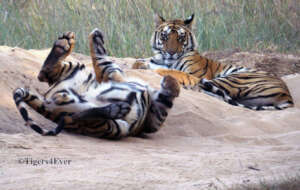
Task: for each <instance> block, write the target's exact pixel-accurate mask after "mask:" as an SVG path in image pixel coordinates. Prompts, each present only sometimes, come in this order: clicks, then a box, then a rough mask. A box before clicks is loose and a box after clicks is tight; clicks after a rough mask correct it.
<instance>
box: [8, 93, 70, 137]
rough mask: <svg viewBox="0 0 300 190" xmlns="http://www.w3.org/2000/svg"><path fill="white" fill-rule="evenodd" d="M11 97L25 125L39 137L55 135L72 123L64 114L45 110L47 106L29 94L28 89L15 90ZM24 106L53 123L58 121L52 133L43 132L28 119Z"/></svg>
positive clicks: (38, 98)
mask: <svg viewBox="0 0 300 190" xmlns="http://www.w3.org/2000/svg"><path fill="white" fill-rule="evenodd" d="M13 97H14V100H15V103H16V106H17V108H18V110H19V112H20V114H21V115H22V117H23V119H24V120H25V122H26V125H28V126H30V127H31V128H32V129H33V130H34V131H36V132H37V133H39V134H41V135H57V134H58V133H59V132H60V131H61V130H62V128H63V126H64V125H65V124H68V123H72V122H73V121H72V118H71V117H68V116H67V114H66V113H61V114H55V113H53V112H51V111H49V110H47V106H46V105H45V103H44V102H43V101H42V100H41V98H40V97H39V96H37V95H34V94H33V93H31V92H30V91H29V90H28V89H23V88H17V89H16V90H15V91H14V93H13ZM26 104H27V105H28V106H30V107H31V108H32V109H34V110H35V111H36V112H38V113H39V114H41V115H43V116H44V117H45V118H47V119H50V120H52V121H54V122H55V121H59V122H58V124H59V125H58V127H57V128H56V129H54V130H53V131H45V130H43V129H42V128H41V127H40V126H38V125H37V124H36V123H35V122H34V121H33V120H32V119H31V118H30V117H29V114H28V111H27V109H26ZM62 119H63V120H62Z"/></svg>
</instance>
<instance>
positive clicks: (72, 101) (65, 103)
mask: <svg viewBox="0 0 300 190" xmlns="http://www.w3.org/2000/svg"><path fill="white" fill-rule="evenodd" d="M74 102H75V100H70V101H68V102H61V103H56V105H58V106H64V105H68V104H72V103H74Z"/></svg>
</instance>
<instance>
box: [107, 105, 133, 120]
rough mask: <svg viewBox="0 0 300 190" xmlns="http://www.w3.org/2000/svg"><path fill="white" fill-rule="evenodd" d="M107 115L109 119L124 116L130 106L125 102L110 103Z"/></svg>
mask: <svg viewBox="0 0 300 190" xmlns="http://www.w3.org/2000/svg"><path fill="white" fill-rule="evenodd" d="M109 107H110V111H109V115H110V117H111V119H119V118H123V117H125V116H126V115H127V114H128V113H129V112H130V110H131V107H130V105H129V104H128V103H126V102H118V103H114V104H110V105H109Z"/></svg>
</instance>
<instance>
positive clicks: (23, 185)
mask: <svg viewBox="0 0 300 190" xmlns="http://www.w3.org/2000/svg"><path fill="white" fill-rule="evenodd" d="M48 51H49V50H23V49H20V48H10V47H5V46H2V47H0V73H1V74H0V77H1V80H0V87H1V101H0V122H1V123H0V186H1V189H14V190H15V189H71V188H72V189H209V188H211V189H214V188H215V187H220V188H221V189H222V188H227V187H231V185H232V184H252V183H257V182H259V180H262V179H265V180H267V181H272V180H277V181H280V180H281V179H282V178H281V177H282V176H286V175H288V176H293V175H297V174H299V172H300V147H299V144H300V87H299V82H300V75H297V74H296V75H289V76H285V77H284V80H285V81H286V82H287V84H288V86H289V88H290V90H291V93H292V95H293V97H294V100H295V102H296V107H295V108H290V109H286V110H284V111H263V112H255V111H251V110H247V109H243V108H239V107H233V106H230V105H228V104H226V103H224V102H222V101H220V100H217V99H215V98H213V97H210V96H208V95H205V94H202V93H197V92H192V91H186V90H184V89H182V93H181V95H180V97H179V98H178V99H177V100H176V102H175V106H174V109H173V110H172V111H171V114H170V116H169V117H168V119H167V122H166V124H165V126H164V128H163V129H162V130H161V131H159V132H158V133H156V134H153V135H151V136H149V138H146V139H141V138H126V139H123V140H121V141H108V140H103V139H95V138H89V137H84V136H79V135H73V134H68V133H62V134H60V135H58V136H57V137H41V136H39V135H37V134H35V133H33V132H32V131H31V130H30V129H28V128H26V126H24V122H23V120H22V119H21V117H20V115H19V114H18V113H17V110H16V108H15V105H14V103H13V99H12V91H13V89H14V88H16V87H21V86H30V87H31V89H36V90H37V91H40V92H43V91H44V90H45V89H46V88H47V85H46V84H42V83H39V82H38V81H37V79H36V76H37V73H38V71H39V68H40V66H41V63H42V62H43V60H44V59H45V57H46V55H47V53H48ZM238 53H239V55H240V54H241V52H238ZM242 53H243V52H242ZM246 54H247V53H244V55H246ZM239 55H237V54H235V53H233V54H230V55H228V56H227V57H226V59H227V60H230V59H233V58H234V56H239ZM250 55H251V54H249V56H250ZM249 56H244V58H241V60H240V61H239V62H240V64H241V63H242V62H243V60H246V62H247V63H249ZM262 56H263V55H262ZM254 57H256V56H254ZM278 57H279V58H278V60H279V61H277V62H276V63H277V64H278V65H280V61H281V59H280V55H278ZM71 59H74V60H76V59H77V60H81V61H84V62H86V63H89V61H90V60H89V58H88V57H86V56H83V55H79V54H73V57H72V58H71ZM223 59H224V57H222V60H223ZM262 59H263V58H262ZM265 59H267V57H265ZM283 59H287V60H288V62H289V61H290V62H289V63H298V62H299V60H300V57H295V56H293V57H292V58H291V57H288V56H285V57H283ZM119 61H120V60H119ZM121 61H122V60H121ZM123 61H124V60H123ZM129 61H130V60H129ZM128 65H129V64H127V65H126V64H122V67H124V68H126V67H127V66H128ZM284 68H285V66H284ZM289 72H291V71H290V70H289V71H288V73H289ZM295 72H298V70H297V69H296V71H295ZM127 74H128V75H131V76H137V77H141V78H143V79H144V80H146V81H148V82H149V83H150V84H151V85H153V86H155V87H158V86H159V80H160V77H159V76H157V75H156V74H154V73H152V72H151V71H133V70H127ZM275 74H276V73H275ZM279 75H281V74H279ZM34 119H35V120H36V121H38V122H39V123H40V124H43V125H44V126H45V128H51V127H53V126H54V125H53V124H52V123H51V122H48V121H46V120H44V119H42V118H41V117H39V116H38V115H35V117H34ZM26 158H28V164H26ZM51 158H57V159H62V160H71V161H70V162H69V164H54V165H51V164H45V163H44V164H42V165H37V166H34V165H32V164H31V163H33V161H31V159H33V160H41V159H44V160H49V159H51ZM21 162H23V163H21ZM66 162H68V161H66Z"/></svg>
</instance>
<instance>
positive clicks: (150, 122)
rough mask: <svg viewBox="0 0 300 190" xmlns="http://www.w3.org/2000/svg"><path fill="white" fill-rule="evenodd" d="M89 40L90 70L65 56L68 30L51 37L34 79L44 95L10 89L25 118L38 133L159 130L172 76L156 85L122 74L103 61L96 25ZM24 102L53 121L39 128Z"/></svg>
mask: <svg viewBox="0 0 300 190" xmlns="http://www.w3.org/2000/svg"><path fill="white" fill-rule="evenodd" d="M89 43H90V51H91V57H92V60H93V66H94V69H95V73H94V71H93V70H92V69H89V68H86V67H85V65H84V64H81V63H75V62H64V59H65V58H66V57H67V56H68V55H69V54H70V53H71V51H72V49H73V48H74V44H75V38H74V33H72V32H68V33H65V34H64V35H63V36H62V37H60V38H59V39H58V40H57V41H56V42H55V43H54V46H53V48H52V50H51V52H50V54H49V55H48V57H47V59H46V61H45V63H44V65H43V67H42V69H41V71H40V73H39V76H38V79H39V80H40V81H43V82H47V83H48V84H49V86H50V88H49V89H48V91H47V92H46V93H45V95H44V97H39V96H38V95H35V94H33V93H31V92H30V91H29V90H28V89H24V88H17V89H16V90H15V91H14V94H13V97H14V100H15V103H16V105H17V107H18V109H19V111H20V113H21V115H22V117H23V119H24V120H25V121H26V124H27V125H29V126H30V127H31V128H32V129H33V130H35V131H36V132H38V133H40V134H42V135H57V134H58V133H59V132H60V131H61V130H62V129H66V130H67V131H73V132H76V133H80V134H84V135H89V136H95V137H106V138H121V137H124V136H137V135H140V134H141V133H152V132H156V131H157V130H159V129H160V127H161V126H162V124H163V122H164V121H165V119H166V117H167V115H168V110H169V109H170V108H171V107H172V105H173V100H174V98H175V97H177V96H178V94H179V85H178V83H177V81H176V80H175V79H174V78H172V77H171V76H166V77H164V78H163V79H162V82H161V89H160V90H158V91H157V90H153V89H152V88H150V87H149V86H148V85H146V84H145V83H144V82H142V81H139V80H137V79H127V78H124V74H123V71H122V70H121V69H120V68H119V67H118V66H117V65H116V64H115V63H113V62H111V61H107V59H106V51H105V49H104V46H103V43H104V42H103V36H102V33H101V32H100V31H99V30H97V29H96V30H94V31H93V32H92V33H91V34H90V36H89ZM98 81H99V82H98ZM100 82H101V83H100ZM26 105H28V106H30V107H31V108H33V109H34V110H35V111H37V112H38V113H40V114H41V115H43V116H44V117H45V118H47V119H49V120H51V121H54V122H55V123H58V126H57V127H56V128H55V129H54V130H52V131H44V130H43V129H42V128H41V127H39V126H38V125H37V124H36V123H35V122H34V121H33V120H32V119H31V118H30V117H29V115H28V111H27V110H26Z"/></svg>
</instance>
